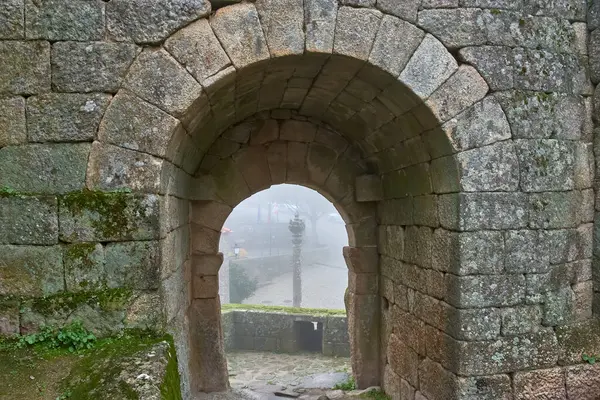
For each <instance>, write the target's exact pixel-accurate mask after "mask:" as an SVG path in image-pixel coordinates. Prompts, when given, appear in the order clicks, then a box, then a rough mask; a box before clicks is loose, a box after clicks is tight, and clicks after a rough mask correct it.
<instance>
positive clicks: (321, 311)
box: [221, 304, 346, 316]
mask: <svg viewBox="0 0 600 400" xmlns="http://www.w3.org/2000/svg"><path fill="white" fill-rule="evenodd" d="M221 310H222V311H233V310H241V311H264V312H279V313H286V314H310V315H339V316H345V315H346V310H335V309H328V308H300V307H286V306H266V305H262V304H223V305H222V306H221Z"/></svg>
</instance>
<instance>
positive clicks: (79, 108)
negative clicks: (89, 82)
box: [27, 93, 111, 142]
mask: <svg viewBox="0 0 600 400" xmlns="http://www.w3.org/2000/svg"><path fill="white" fill-rule="evenodd" d="M110 100H111V96H110V95H106V94H54V93H52V94H50V93H48V94H42V95H39V96H32V97H30V98H28V99H27V134H28V137H29V141H31V142H80V141H91V140H93V139H94V137H95V136H96V131H97V130H98V125H99V124H100V119H101V118H102V116H103V115H104V112H105V111H106V108H107V107H108V103H109V102H110Z"/></svg>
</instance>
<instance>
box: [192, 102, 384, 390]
mask: <svg viewBox="0 0 600 400" xmlns="http://www.w3.org/2000/svg"><path fill="white" fill-rule="evenodd" d="M271 114H272V113H263V114H261V115H257V116H254V117H253V118H250V119H249V120H246V121H244V122H242V123H240V124H238V125H236V126H233V127H232V128H230V129H228V130H226V131H225V132H224V133H223V135H222V137H221V138H220V139H218V140H217V141H215V143H213V145H212V146H211V147H210V148H209V149H208V151H207V156H209V157H208V159H210V163H208V162H206V163H203V164H202V166H201V167H200V171H199V174H201V175H202V176H203V177H207V178H209V179H210V181H211V182H213V183H214V188H215V190H216V194H217V196H216V198H215V199H213V200H199V201H192V203H191V238H190V239H191V249H190V251H191V263H190V268H191V280H192V291H193V292H192V300H191V312H190V314H189V315H188V318H189V319H190V323H191V324H195V325H196V327H197V328H196V329H195V330H194V329H192V331H193V333H191V337H190V351H191V356H190V371H191V374H195V375H196V376H197V377H198V381H199V383H198V385H199V387H200V388H201V390H203V391H220V390H224V389H225V388H227V387H228V372H227V365H226V361H225V353H224V348H223V343H222V331H221V328H220V326H221V317H220V304H219V294H218V288H219V284H218V272H219V268H220V266H221V263H222V262H223V256H222V254H221V253H219V249H218V245H219V238H220V231H221V228H222V226H223V224H224V223H225V220H226V219H227V217H228V216H229V214H230V213H231V211H232V210H233V208H235V206H236V205H237V204H239V203H240V202H241V201H243V200H245V199H246V198H248V197H250V196H251V195H253V194H255V193H258V192H260V191H262V190H265V189H268V188H269V187H270V186H271V185H274V184H281V183H292V184H299V185H303V186H306V187H310V188H312V189H315V190H317V191H318V192H319V193H321V194H322V195H325V197H326V198H328V199H329V200H331V201H332V202H333V203H334V205H335V206H336V208H337V209H338V210H339V211H340V214H341V215H342V218H343V219H344V220H345V222H346V229H347V231H348V236H349V246H348V247H345V248H344V256H345V258H346V262H347V265H348V268H349V272H348V274H349V284H348V291H347V299H345V300H346V303H347V311H348V325H349V336H350V342H351V354H352V366H353V372H354V376H355V377H356V379H357V383H358V384H359V385H360V386H363V387H367V386H372V385H375V384H377V383H378V382H379V376H378V375H379V374H378V370H379V312H380V310H379V299H378V267H379V255H378V251H377V247H376V245H377V243H376V235H377V233H376V229H377V228H376V208H375V205H374V203H372V202H363V203H359V202H357V201H355V194H356V189H355V182H356V180H357V179H360V178H361V177H364V176H368V175H366V174H367V172H368V170H367V166H366V164H365V163H364V162H362V161H361V160H360V159H357V158H356V157H355V155H356V154H357V153H356V149H354V148H353V147H352V146H351V145H350V144H349V143H348V142H347V140H346V139H344V138H343V136H341V135H340V134H338V133H336V132H335V131H333V130H332V129H331V128H328V127H327V126H325V125H323V124H315V123H312V122H309V121H307V120H306V118H303V117H300V116H298V115H294V116H291V114H290V116H291V118H290V119H275V118H270V117H271ZM274 114H275V116H277V113H274ZM226 142H229V143H226Z"/></svg>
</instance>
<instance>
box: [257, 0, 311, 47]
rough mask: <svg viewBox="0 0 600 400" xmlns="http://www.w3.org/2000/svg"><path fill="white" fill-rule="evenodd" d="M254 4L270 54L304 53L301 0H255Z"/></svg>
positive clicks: (302, 4) (302, 3)
mask: <svg viewBox="0 0 600 400" xmlns="http://www.w3.org/2000/svg"><path fill="white" fill-rule="evenodd" d="M255 5H256V9H257V11H258V16H259V17H260V23H261V26H262V28H263V31H264V33H265V37H266V39H267V44H268V45H269V51H270V53H271V56H273V57H280V56H286V55H292V54H302V53H304V7H303V6H304V2H303V0H257V1H256V3H255Z"/></svg>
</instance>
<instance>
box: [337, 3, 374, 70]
mask: <svg viewBox="0 0 600 400" xmlns="http://www.w3.org/2000/svg"><path fill="white" fill-rule="evenodd" d="M382 17H383V14H382V13H381V12H379V11H377V10H373V9H369V8H352V7H340V9H339V10H338V13H337V25H336V27H335V41H334V44H333V52H334V53H335V54H343V55H346V56H350V57H354V58H357V59H359V60H367V59H368V58H369V53H370V52H371V48H372V47H373V41H374V40H375V36H376V35H377V31H378V30H379V25H380V24H381V19H382Z"/></svg>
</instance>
